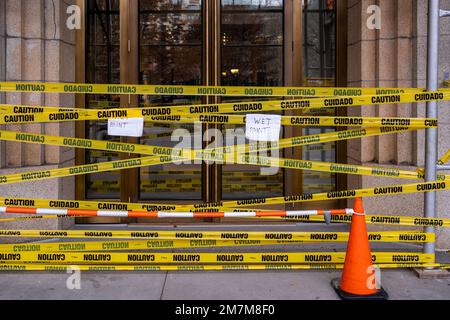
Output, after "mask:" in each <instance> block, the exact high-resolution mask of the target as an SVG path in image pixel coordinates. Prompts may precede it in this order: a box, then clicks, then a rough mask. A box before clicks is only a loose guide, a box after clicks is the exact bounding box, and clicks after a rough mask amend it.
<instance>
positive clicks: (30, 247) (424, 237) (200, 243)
mask: <svg viewBox="0 0 450 320" xmlns="http://www.w3.org/2000/svg"><path fill="white" fill-rule="evenodd" d="M348 235H349V234H348V232H317V233H312V232H311V233H310V236H309V239H308V240H296V241H289V240H214V239H189V240H187V239H186V240H183V239H166V240H122V241H82V242H52V243H45V242H43V243H25V244H23V243H22V244H0V251H2V252H65V251H76V252H83V251H124V250H149V249H151V250H156V249H172V248H194V247H199V248H214V247H247V246H276V245H297V244H302V243H324V242H346V241H347V240H348ZM368 239H369V241H370V242H417V243H418V242H433V241H434V239H435V235H434V233H421V232H414V231H410V232H408V231H405V232H403V231H399V232H369V233H368Z"/></svg>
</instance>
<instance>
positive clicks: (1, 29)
mask: <svg viewBox="0 0 450 320" xmlns="http://www.w3.org/2000/svg"><path fill="white" fill-rule="evenodd" d="M71 2H74V1H56V0H34V1H28V0H21V1H17V0H0V37H1V38H0V52H1V54H0V57H1V58H0V66H1V73H0V77H1V79H2V80H4V81H21V80H23V81H47V82H49V81H53V82H74V80H75V71H74V70H75V69H74V66H75V33H74V31H71V32H68V31H66V30H67V29H66V28H65V19H66V18H65V17H66V16H67V14H66V9H67V6H68V5H70V4H71ZM0 98H1V102H2V103H7V104H22V105H42V106H64V107H73V106H74V97H73V96H72V95H67V94H57V93H48V94H36V93H7V94H3V95H2V96H1V97H0ZM3 127H4V129H6V130H10V131H20V132H34V133H43V134H49V135H57V136H63V135H66V136H74V134H75V126H74V123H61V124H59V123H52V124H29V125H5V126H3ZM74 158H75V154H74V150H73V149H70V148H59V147H53V146H44V145H33V144H26V143H15V142H4V141H2V142H1V157H0V159H1V170H0V171H1V173H2V174H7V173H17V172H22V171H33V170H40V169H41V168H43V167H44V168H48V169H53V168H58V167H63V166H70V165H74ZM38 168H39V169H38ZM0 194H1V195H2V197H18V198H26V197H29V198H60V199H73V198H74V179H73V178H64V179H50V180H46V181H39V182H36V183H18V184H12V185H5V186H1V187H0ZM58 220H59V219H50V220H48V221H45V222H44V221H36V222H31V221H24V222H20V223H19V222H17V223H15V222H14V223H7V224H5V226H1V228H4V227H5V228H16V227H30V228H33V229H34V228H61V227H64V226H67V224H68V223H69V224H70V222H71V220H70V219H68V220H66V221H64V222H63V220H59V222H58Z"/></svg>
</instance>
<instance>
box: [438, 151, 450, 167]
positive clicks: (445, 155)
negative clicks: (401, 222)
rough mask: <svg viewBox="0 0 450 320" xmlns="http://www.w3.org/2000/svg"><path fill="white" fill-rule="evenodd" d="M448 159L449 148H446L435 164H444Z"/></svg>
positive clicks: (449, 155) (449, 157)
mask: <svg viewBox="0 0 450 320" xmlns="http://www.w3.org/2000/svg"><path fill="white" fill-rule="evenodd" d="M449 159H450V149H448V150H447V152H446V153H445V154H444V155H443V156H442V158H441V159H439V160H438V162H437V164H439V165H443V164H446V163H447V162H448V160H449Z"/></svg>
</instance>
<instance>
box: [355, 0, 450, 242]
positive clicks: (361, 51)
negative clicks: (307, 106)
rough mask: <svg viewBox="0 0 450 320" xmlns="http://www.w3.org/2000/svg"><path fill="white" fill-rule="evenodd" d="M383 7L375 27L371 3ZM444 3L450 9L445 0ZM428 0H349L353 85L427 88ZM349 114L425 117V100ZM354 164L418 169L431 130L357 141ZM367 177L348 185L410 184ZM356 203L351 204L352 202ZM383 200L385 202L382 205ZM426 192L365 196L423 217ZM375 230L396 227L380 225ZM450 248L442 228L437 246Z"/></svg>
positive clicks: (445, 127)
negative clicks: (370, 19) (369, 22)
mask: <svg viewBox="0 0 450 320" xmlns="http://www.w3.org/2000/svg"><path fill="white" fill-rule="evenodd" d="M370 5H378V6H379V8H380V9H381V29H380V30H376V29H374V30H370V29H368V27H367V24H366V22H367V19H368V17H369V16H370V14H368V13H367V8H368V7H369V6H370ZM441 8H450V1H449V0H441ZM427 10H428V8H427V1H421V0H413V1H411V0H397V1H392V0H378V1H375V0H360V1H356V0H353V1H352V0H349V1H348V10H347V12H348V61H353V63H352V64H350V63H349V64H348V86H350V87H359V86H361V87H416V88H424V87H426V62H427ZM440 35H441V38H440V49H439V55H440V61H439V67H440V70H439V81H440V85H442V84H443V80H444V76H445V73H446V72H448V71H449V68H450V56H449V55H448V52H449V43H450V42H449V37H450V19H449V18H442V19H441V30H440ZM449 106H450V103H449V102H444V103H440V104H439V153H438V157H441V156H442V155H444V153H445V152H446V151H447V150H448V149H449V148H450V139H448V138H444V137H449V135H448V134H449V133H450V132H449V131H450V128H449V124H450V123H449V118H450V112H448V107H449ZM348 115H352V116H363V117H379V116H386V117H389V116H393V117H425V104H423V103H422V104H404V105H398V106H396V105H387V106H380V107H377V108H373V107H368V106H366V107H363V108H352V109H349V113H348ZM347 160H348V163H352V164H362V165H368V166H376V165H381V166H387V167H392V168H398V169H404V170H415V168H416V167H423V166H424V163H425V130H420V131H415V132H411V133H401V134H391V135H385V136H379V137H368V138H363V139H357V140H351V141H349V142H348V145H347ZM409 182H410V181H407V180H395V179H387V178H378V177H367V176H350V177H349V179H348V188H366V187H373V186H380V185H389V184H395V183H398V184H400V183H409ZM449 196H450V192H448V191H446V192H439V193H438V197H437V202H438V216H439V217H447V218H448V217H450V213H449V212H450V210H449V209H450V202H449V201H448V199H449ZM349 204H350V203H349ZM380 204H381V205H380ZM423 204H424V196H423V194H412V195H402V196H392V197H383V198H382V201H381V198H378V197H374V198H367V199H365V207H366V209H367V211H368V212H369V213H372V214H392V215H417V216H423V207H424V206H423ZM371 228H372V229H387V230H389V229H391V230H392V228H385V227H374V226H371ZM449 247H450V230H449V229H441V230H438V238H437V248H441V249H448V248H449Z"/></svg>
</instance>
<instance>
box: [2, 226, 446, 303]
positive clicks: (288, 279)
mask: <svg viewBox="0 0 450 320" xmlns="http://www.w3.org/2000/svg"><path fill="white" fill-rule="evenodd" d="M75 228H76V229H97V230H99V229H135V230H136V229H146V230H150V229H166V230H167V229H170V228H168V227H167V226H166V227H163V226H152V227H150V226H148V225H146V226H143V225H139V226H132V225H114V226H110V225H102V226H100V225H91V226H87V225H83V226H76V227H75ZM176 228H177V229H178V230H183V229H184V230H187V229H189V230H203V231H205V230H206V229H207V230H213V229H221V230H227V229H228V230H230V229H232V230H247V231H250V230H253V231H257V230H268V229H269V228H268V226H248V225H247V226H236V225H233V226H226V225H220V226H217V227H216V228H215V227H211V225H208V226H192V225H177V227H176ZM321 228H323V225H322V226H320V225H313V224H312V225H305V224H302V225H301V226H299V225H294V226H292V225H291V226H286V225H282V226H271V227H270V230H271V231H274V230H279V231H293V230H295V231H312V230H314V231H319V230H320V229H321ZM347 228H348V226H346V225H332V226H327V227H326V229H325V230H326V231H346V230H347ZM325 230H323V231H325ZM64 241H67V240H64ZM371 247H372V252H375V251H408V252H420V251H421V248H420V247H419V246H417V245H412V244H401V243H395V244H393V243H372V244H371ZM345 248H346V244H345V243H318V244H306V243H305V244H300V245H289V246H265V247H247V248H223V249H222V248H220V249H219V248H210V249H199V248H196V249H195V250H194V251H218V250H220V252H230V251H241V252H245V251H266V252H267V251H292V252H301V251H317V252H318V251H345ZM185 250H186V249H184V251H185ZM167 251H170V252H171V251H172V250H167ZM178 251H183V250H181V249H178ZM191 251H192V250H191ZM436 259H437V261H439V262H442V263H449V262H450V254H445V253H439V254H437V256H436ZM341 272H342V271H341V270H299V271H283V270H279V271H226V272H225V271H222V272H218V271H217V272H216V271H190V272H187V271H170V272H162V271H152V272H149V271H145V272H144V271H142V272H136V271H133V272H105V271H102V272H100V271H89V272H88V271H86V272H81V289H80V290H76V289H75V290H69V289H67V286H66V281H67V279H68V278H69V277H70V274H66V273H64V272H1V273H0V299H52V300H53V299H54V300H70V299H113V300H116V299H152V300H206V299H207V300H211V299H212V300H215V299H225V300H246V299H250V300H297V299H309V300H321V299H322V300H323V299H326V300H334V299H338V297H337V295H336V293H335V292H334V290H333V289H332V287H331V285H330V282H331V280H332V279H334V278H339V277H340V275H341ZM381 277H382V278H381V281H382V286H383V287H384V288H385V289H386V291H387V292H388V293H389V295H390V299H433V300H450V278H445V279H419V278H418V277H417V276H416V275H415V274H414V273H413V272H412V271H411V270H409V269H395V270H392V269H382V271H381Z"/></svg>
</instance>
